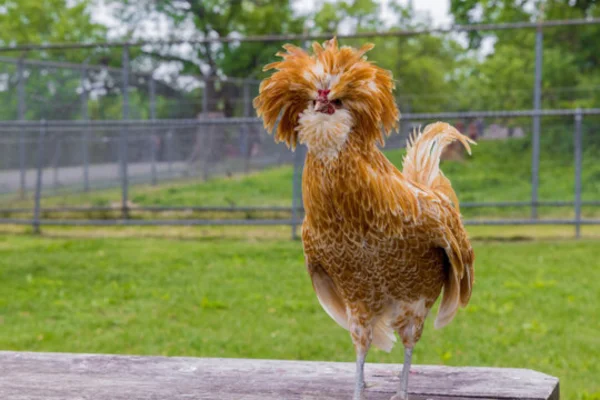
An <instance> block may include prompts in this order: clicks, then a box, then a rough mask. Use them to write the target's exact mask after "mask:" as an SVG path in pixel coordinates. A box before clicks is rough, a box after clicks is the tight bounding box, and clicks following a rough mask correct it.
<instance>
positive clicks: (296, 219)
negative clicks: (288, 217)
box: [292, 145, 304, 240]
mask: <svg viewBox="0 0 600 400" xmlns="http://www.w3.org/2000/svg"><path fill="white" fill-rule="evenodd" d="M303 168H304V147H303V146H301V145H297V147H296V152H295V153H294V177H293V179H292V185H293V186H292V239H293V240H295V239H298V232H297V230H298V229H297V228H298V225H300V224H301V221H300V213H299V211H300V209H301V208H302V169H303Z"/></svg>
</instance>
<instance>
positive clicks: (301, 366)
mask: <svg viewBox="0 0 600 400" xmlns="http://www.w3.org/2000/svg"><path fill="white" fill-rule="evenodd" d="M354 369H355V367H354V364H353V363H329V362H306V361H275V360H247V359H217V358H184V357H138V356H113V355H91V354H63V353H26V352H25V353H21V352H0V399H2V400H42V399H43V400H59V399H60V400H84V399H85V400H141V399H144V400H150V399H156V400H167V399H168V400H179V399H181V400H183V399H186V400H192V399H194V400H196V399H220V400H224V399H244V400H258V399H262V400H282V399H298V400H300V399H302V400H317V399H319V400H333V399H335V400H337V399H344V400H348V399H351V398H352V389H353V382H354V380H353V379H354ZM400 369H401V367H400V366H398V365H392V364H367V366H366V382H367V384H368V385H369V388H368V389H367V400H383V399H385V400H388V399H389V398H390V397H391V396H392V395H393V394H394V392H395V390H396V386H397V384H398V373H399V371H400ZM409 389H410V390H409V392H410V393H411V396H410V398H411V399H414V400H420V399H453V400H457V399H470V400H472V399H531V400H533V399H544V400H547V399H552V400H556V399H558V379H556V378H553V377H551V376H548V375H544V374H541V373H539V372H535V371H530V370H523V369H505V368H471V367H461V368H456V367H441V366H414V367H413V369H412V371H411V376H410V384H409Z"/></svg>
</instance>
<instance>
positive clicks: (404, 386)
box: [391, 347, 413, 400]
mask: <svg viewBox="0 0 600 400" xmlns="http://www.w3.org/2000/svg"><path fill="white" fill-rule="evenodd" d="M412 352H413V349H412V347H405V348H404V365H403V366H402V374H401V375H400V385H399V386H398V392H397V393H396V394H395V395H394V396H393V397H392V398H391V400H408V375H409V374H410V365H411V363H412Z"/></svg>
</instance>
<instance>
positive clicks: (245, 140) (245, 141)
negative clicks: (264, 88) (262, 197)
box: [241, 81, 252, 173]
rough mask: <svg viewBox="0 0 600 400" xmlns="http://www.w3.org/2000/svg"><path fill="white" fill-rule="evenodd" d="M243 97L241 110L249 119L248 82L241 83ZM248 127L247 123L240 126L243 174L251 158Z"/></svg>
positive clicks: (246, 170)
mask: <svg viewBox="0 0 600 400" xmlns="http://www.w3.org/2000/svg"><path fill="white" fill-rule="evenodd" d="M243 97H244V99H243V100H244V104H243V108H244V117H250V114H251V113H252V107H251V103H250V84H249V82H248V81H244V83H243ZM249 131H250V126H249V125H248V123H244V124H243V125H242V132H241V133H242V137H241V141H242V151H243V154H244V172H245V173H248V171H249V170H250V158H251V154H250V142H249V139H250V134H249V133H250V132H249Z"/></svg>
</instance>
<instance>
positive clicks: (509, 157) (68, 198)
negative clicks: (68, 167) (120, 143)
mask: <svg viewBox="0 0 600 400" xmlns="http://www.w3.org/2000/svg"><path fill="white" fill-rule="evenodd" d="M530 151H531V147H530V144H529V141H528V139H513V140H508V141H482V142H480V143H479V145H478V146H475V147H474V148H473V155H472V157H466V158H465V159H464V160H463V161H445V162H443V163H442V169H443V170H444V172H445V173H446V175H447V176H448V177H449V178H450V180H451V181H452V184H453V186H454V188H455V189H456V191H457V193H458V195H459V198H460V200H461V201H462V202H492V201H511V200H514V201H527V200H529V199H530V197H531V188H530V180H531V167H530V164H531V154H530ZM594 151H595V150H594V149H593V148H590V149H588V152H587V153H586V154H584V166H583V199H584V200H598V199H600V164H599V163H597V162H596V159H597V156H596V154H595V153H594ZM386 154H387V155H388V157H389V158H390V159H391V160H392V162H394V163H395V164H396V165H401V162H402V155H403V152H402V151H401V150H391V151H388V152H386ZM540 171H541V172H540V188H539V198H540V199H541V200H572V199H573V198H574V195H573V187H574V167H573V157H572V155H571V154H570V153H569V152H565V151H554V152H552V151H550V150H545V151H543V152H542V158H541V166H540ZM291 182H292V169H291V167H277V168H272V169H267V170H264V171H261V172H254V173H252V174H250V175H246V176H243V175H241V176H233V177H230V178H214V179H211V180H209V181H207V182H198V181H184V182H178V183H177V182H176V183H166V184H162V185H159V186H157V187H152V186H149V185H138V186H134V187H132V188H131V189H130V193H129V196H130V199H131V201H132V202H133V203H134V204H135V205H140V206H168V205H175V206H261V205H271V206H289V205H291V199H292V185H291ZM119 199H120V190H119V189H110V190H102V191H95V192H91V193H88V194H67V195H62V196H57V197H52V198H47V199H45V200H44V201H43V206H56V205H80V206H84V205H88V206H89V205H94V206H108V205H111V204H119ZM7 200H10V199H7ZM12 200H14V199H12ZM529 212H530V211H529V209H528V208H508V209H507V208H503V209H500V208H479V209H467V208H465V209H463V214H464V215H465V217H467V218H477V217H488V218H489V217H512V218H523V217H527V216H528V215H529ZM583 212H584V216H585V217H597V216H600V210H598V208H597V207H596V208H593V207H584V209H583ZM540 214H541V216H542V217H572V216H573V210H572V209H571V208H549V207H545V208H541V209H540ZM135 215H136V213H135V212H134V216H135ZM138 215H141V214H139V213H138ZM108 216H110V215H107V216H105V217H108ZM155 216H156V215H155ZM7 217H8V216H7ZM88 217H93V218H102V217H103V216H102V215H92V216H88ZM113 217H114V215H113ZM197 217H201V216H197ZM217 217H221V218H222V217H227V216H223V215H219V216H217ZM235 217H236V218H239V217H240V215H237V216H235ZM242 217H244V216H242ZM246 217H248V218H253V217H256V216H252V215H249V216H246Z"/></svg>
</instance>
